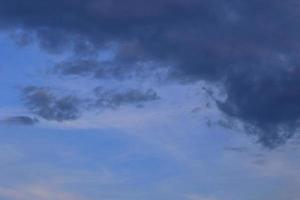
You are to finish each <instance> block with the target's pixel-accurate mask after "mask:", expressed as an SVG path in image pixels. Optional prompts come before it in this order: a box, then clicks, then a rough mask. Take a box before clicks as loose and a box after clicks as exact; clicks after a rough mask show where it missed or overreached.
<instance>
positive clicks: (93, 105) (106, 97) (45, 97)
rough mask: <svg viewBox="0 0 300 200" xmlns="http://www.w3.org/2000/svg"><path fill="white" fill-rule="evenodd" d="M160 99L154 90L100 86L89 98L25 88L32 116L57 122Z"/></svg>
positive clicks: (24, 94) (24, 96)
mask: <svg viewBox="0 0 300 200" xmlns="http://www.w3.org/2000/svg"><path fill="white" fill-rule="evenodd" d="M159 98H160V97H159V96H158V94H157V93H156V92H155V91H154V90H152V89H149V90H146V91H140V90H137V89H129V90H126V91H122V92H119V91H115V90H106V89H103V88H101V87H97V88H95V89H94V90H93V95H91V96H90V97H89V98H80V97H78V96H76V95H74V94H61V92H54V90H53V89H51V88H47V87H33V86H30V87H26V88H24V89H23V99H24V103H25V105H26V106H27V107H28V109H29V110H30V111H31V112H32V113H33V114H36V115H38V116H39V117H41V118H43V119H46V120H50V121H58V122H63V121H70V120H76V119H78V118H80V117H81V114H82V112H86V111H89V110H99V111H103V110H106V109H113V110H115V109H118V108H119V107H121V106H126V105H135V106H139V107H140V106H143V104H145V103H147V102H151V101H155V100H158V99H159Z"/></svg>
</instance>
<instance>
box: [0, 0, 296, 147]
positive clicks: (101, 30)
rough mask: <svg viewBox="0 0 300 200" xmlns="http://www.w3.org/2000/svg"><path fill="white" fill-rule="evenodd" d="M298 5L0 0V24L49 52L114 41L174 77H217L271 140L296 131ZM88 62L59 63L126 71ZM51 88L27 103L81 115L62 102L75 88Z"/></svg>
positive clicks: (266, 0) (124, 54)
mask: <svg viewBox="0 0 300 200" xmlns="http://www.w3.org/2000/svg"><path fill="white" fill-rule="evenodd" d="M299 11H300V5H299V2H298V1H296V0H287V1H279V0H263V1H259V0H253V1H240V0H228V1H223V2H220V1H216V0H204V1H199V0H154V1H151V2H150V1H146V0H126V1H121V0H98V1H97V0H84V1H83V0H63V1H61V0H60V1H58V0H52V1H48V0H47V1H43V2H41V1H38V0H28V1H26V2H24V1H21V0H11V1H3V0H0V27H1V28H2V29H5V30H9V29H15V28H18V29H19V30H21V31H20V33H19V34H20V37H19V38H20V41H21V43H22V44H23V43H25V44H26V42H28V41H30V39H28V38H30V37H32V38H33V39H37V41H38V42H39V44H40V46H41V47H43V48H44V49H46V50H48V51H49V52H54V53H59V52H62V51H63V50H65V49H72V50H73V52H74V53H76V54H78V53H79V54H81V55H84V56H86V55H89V54H91V53H92V52H94V51H96V50H97V49H100V48H105V47H106V46H107V45H109V44H111V43H116V44H117V46H118V48H117V49H116V57H115V58H114V59H115V61H114V62H117V63H130V64H132V65H135V64H137V63H141V62H142V63H147V62H154V63H161V65H160V67H163V66H168V67H170V71H169V72H170V73H169V78H171V79H173V80H178V81H191V82H192V81H198V80H207V81H209V82H220V83H222V84H223V88H222V89H224V91H225V93H226V95H227V98H226V100H225V102H218V105H219V107H220V109H221V110H222V111H223V112H224V113H225V114H227V115H229V116H231V117H234V118H236V119H240V120H241V121H243V122H245V123H246V124H247V125H249V126H248V127H250V128H247V130H248V132H249V133H252V134H255V135H257V136H258V137H259V140H260V141H261V142H262V143H263V144H265V145H267V146H276V145H278V144H281V143H283V142H284V141H285V140H286V139H287V138H289V137H291V136H292V135H293V134H294V133H295V132H296V131H297V128H298V119H299V117H300V104H299V103H298V102H299V101H300V95H299V91H298V90H299V83H300V76H299V72H300V70H299V67H298V66H299V58H298V53H299V37H300V36H299V35H300V29H299V28H298V23H299V17H300V12H299ZM27 35H29V36H28V37H26V36H27ZM96 65H97V64H96ZM94 66H95V65H94V64H92V65H91V64H90V63H84V62H83V63H80V62H78V63H76V64H75V65H74V64H73V67H71V68H63V69H62V72H63V74H77V75H81V74H82V75H83V74H90V75H92V76H96V74H98V72H99V74H113V73H114V72H116V71H117V72H120V73H121V74H122V73H123V72H122V70H121V69H122V68H118V66H115V68H113V69H110V70H108V71H109V72H108V71H105V72H102V71H98V69H96V68H95V67H94ZM126 68H127V67H126ZM135 70H136V71H139V68H135ZM32 95H33V94H32ZM39 95H42V96H45V95H46V96H47V94H39ZM32 98H34V95H33V96H32ZM39 98H40V97H38V98H37V99H39ZM49 98H50V99H51V100H50V102H49V103H46V104H43V105H42V104H41V102H40V100H34V101H33V102H30V101H29V102H28V105H30V107H31V109H32V110H33V111H34V113H37V114H38V115H40V116H42V117H44V118H46V119H47V118H48V119H53V118H56V119H59V120H63V119H74V118H76V117H77V116H78V111H77V110H76V106H75V105H74V104H72V103H71V105H69V106H70V107H69V106H66V105H65V103H66V102H67V103H70V101H73V100H74V99H73V97H66V99H53V98H52V97H51V95H50V96H49ZM34 99H35V98H34ZM37 104H38V105H40V106H41V105H42V106H43V107H46V108H47V109H46V110H48V108H49V112H50V114H45V111H46V110H44V109H39V107H40V106H39V107H36V105H37ZM75 104H76V103H75ZM50 105H51V106H52V107H51V106H50ZM53 108H57V109H58V110H59V111H58V112H53V111H52V112H51V110H52V109H53ZM47 112H48V111H47Z"/></svg>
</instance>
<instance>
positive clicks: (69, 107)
mask: <svg viewBox="0 0 300 200" xmlns="http://www.w3.org/2000/svg"><path fill="white" fill-rule="evenodd" d="M23 96H24V101H25V104H26V106H27V107H28V108H29V110H30V111H31V112H32V113H34V114H36V115H38V116H39V117H42V118H44V119H46V120H54V121H59V122H62V121H66V120H74V119H77V118H78V117H79V116H80V110H79V107H80V104H81V100H80V99H78V98H77V97H75V96H73V95H66V96H61V97H59V96H57V95H55V94H53V93H52V91H51V90H50V89H49V88H42V87H26V88H25V89H24V90H23Z"/></svg>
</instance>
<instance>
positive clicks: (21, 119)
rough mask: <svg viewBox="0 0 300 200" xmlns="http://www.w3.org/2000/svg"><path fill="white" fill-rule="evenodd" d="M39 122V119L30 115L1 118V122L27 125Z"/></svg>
mask: <svg viewBox="0 0 300 200" xmlns="http://www.w3.org/2000/svg"><path fill="white" fill-rule="evenodd" d="M38 122H39V120H38V119H36V118H32V117H29V116H12V117H7V118H5V119H2V120H0V124H7V125H25V126H32V125H35V124H37V123H38Z"/></svg>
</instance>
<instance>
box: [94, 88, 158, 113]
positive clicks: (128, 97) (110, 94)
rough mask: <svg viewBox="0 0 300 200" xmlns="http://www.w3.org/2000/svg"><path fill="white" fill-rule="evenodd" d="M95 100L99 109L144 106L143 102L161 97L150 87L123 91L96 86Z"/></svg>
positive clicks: (95, 105) (95, 104)
mask: <svg viewBox="0 0 300 200" xmlns="http://www.w3.org/2000/svg"><path fill="white" fill-rule="evenodd" d="M94 92H95V96H96V99H95V102H94V103H93V107H96V108H98V109H107V108H110V109H116V108H119V107H120V106H123V105H130V104H133V105H136V106H142V104H143V103H147V102H151V101H155V100H158V99H160V97H159V96H158V94H157V93H156V92H155V91H154V90H152V89H149V90H147V91H140V90H136V89H131V90H127V91H123V92H117V91H113V90H104V89H103V88H102V87H98V88H95V90H94Z"/></svg>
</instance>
